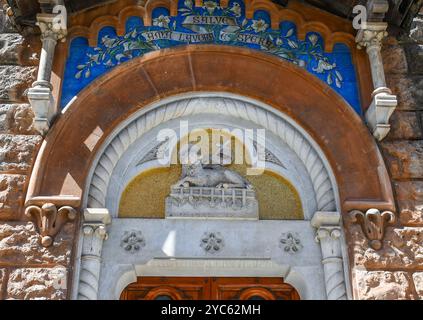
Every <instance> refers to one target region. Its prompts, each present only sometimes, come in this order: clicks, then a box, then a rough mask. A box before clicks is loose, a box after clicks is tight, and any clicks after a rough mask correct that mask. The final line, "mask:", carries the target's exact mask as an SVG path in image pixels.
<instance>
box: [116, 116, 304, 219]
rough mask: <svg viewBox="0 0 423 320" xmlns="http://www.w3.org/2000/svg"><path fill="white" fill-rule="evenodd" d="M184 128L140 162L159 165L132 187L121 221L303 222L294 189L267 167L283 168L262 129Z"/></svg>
mask: <svg viewBox="0 0 423 320" xmlns="http://www.w3.org/2000/svg"><path fill="white" fill-rule="evenodd" d="M180 128H181V130H180V132H179V134H178V133H176V132H175V131H173V130H169V129H165V130H164V131H161V132H160V133H159V135H158V141H159V142H158V144H157V145H156V146H155V147H154V148H153V149H152V150H151V151H150V152H148V154H147V155H146V156H144V157H143V158H142V159H141V161H140V164H144V165H145V164H146V163H149V162H150V163H152V164H153V163H154V164H155V165H154V166H153V167H151V168H149V169H147V170H145V171H143V172H141V173H140V174H139V175H138V176H137V177H135V178H134V179H133V180H132V181H131V182H130V183H129V185H128V186H127V188H126V189H125V191H124V192H123V194H122V197H121V201H120V210H119V211H120V214H119V216H120V217H140V216H142V217H147V218H167V219H178V218H230V219H247V220H257V219H274V218H279V217H280V218H284V219H286V218H288V219H289V218H291V219H302V209H301V202H300V200H299V196H298V193H297V192H296V190H295V188H294V187H293V186H292V185H291V184H290V183H289V182H288V181H287V180H286V179H284V178H283V177H282V176H280V175H278V174H277V173H275V172H274V171H272V170H269V169H267V168H266V162H269V161H271V162H272V163H273V164H276V165H278V166H280V167H283V166H284V165H283V163H282V162H281V161H280V160H279V159H278V158H277V157H276V156H275V155H274V154H272V152H270V151H269V150H268V149H266V145H265V141H266V139H265V131H264V130H263V129H255V130H253V129H242V130H241V129H233V130H228V129H222V128H218V129H216V128H206V129H204V128H198V129H193V130H191V131H190V132H188V125H187V123H183V121H182V122H181V126H180ZM282 199H285V201H282V202H281V201H280V200H282ZM141 203H142V205H139V206H138V207H137V204H141ZM134 208H142V210H143V212H141V213H140V212H139V209H134Z"/></svg>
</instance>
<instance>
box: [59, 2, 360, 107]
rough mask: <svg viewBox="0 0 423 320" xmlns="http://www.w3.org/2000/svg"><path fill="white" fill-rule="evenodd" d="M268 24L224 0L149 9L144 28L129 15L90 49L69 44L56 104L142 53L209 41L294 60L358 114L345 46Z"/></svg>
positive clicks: (81, 42)
mask: <svg viewBox="0 0 423 320" xmlns="http://www.w3.org/2000/svg"><path fill="white" fill-rule="evenodd" d="M270 26H271V21H270V15H269V13H268V12H266V11H264V10H257V11H256V12H255V13H254V17H253V19H246V18H245V6H244V3H243V2H242V0H231V1H229V5H228V7H227V8H221V7H220V6H219V2H218V1H216V0H205V1H204V2H203V7H195V6H194V1H193V0H180V1H179V7H178V15H177V16H176V17H171V16H169V10H168V9H166V8H155V9H154V10H153V13H152V26H151V27H145V26H144V23H143V21H142V18H140V17H129V18H128V19H127V21H126V33H125V35H124V36H121V37H118V36H117V35H116V30H115V29H114V28H113V27H104V28H102V29H101V30H100V32H99V34H98V46H97V47H95V48H92V47H89V46H88V41H87V39H84V38H81V37H80V38H75V39H74V40H73V41H72V42H71V45H70V52H69V57H68V59H67V62H66V68H65V77H64V84H63V91H62V101H61V105H62V107H65V106H66V104H67V103H69V101H70V100H71V99H72V98H73V97H74V96H76V95H78V93H79V92H80V91H81V90H82V89H83V88H84V87H86V86H87V85H88V84H89V83H91V81H93V80H94V79H96V78H97V77H98V76H100V75H102V74H104V73H105V72H107V71H109V70H111V69H112V68H114V67H115V66H117V65H119V64H121V63H124V62H125V61H128V60H131V59H133V58H135V57H138V56H140V55H143V54H145V53H147V52H150V51H154V50H160V49H162V48H168V47H173V46H178V45H186V44H192V43H201V44H206V43H213V44H221V45H230V46H241V47H248V48H251V49H254V50H259V51H262V52H266V53H268V54H272V55H275V56H277V57H279V58H281V59H283V60H287V61H289V62H291V63H294V64H296V65H298V66H299V67H301V68H304V69H305V70H307V71H308V72H309V73H311V74H313V75H314V76H316V77H317V78H319V79H321V80H322V81H324V82H325V83H327V84H328V85H329V86H330V87H331V88H332V89H333V90H335V91H336V92H338V93H339V94H340V95H341V96H342V97H343V98H344V99H345V100H346V101H347V102H348V103H349V104H350V105H351V107H352V108H354V110H355V111H356V112H357V113H358V114H360V115H361V108H360V100H359V95H358V86H357V79H356V76H355V68H354V65H353V64H352V59H351V52H350V51H349V49H348V47H347V46H346V45H345V44H342V43H338V44H335V46H334V48H333V51H332V52H331V53H327V52H324V43H323V39H322V37H321V36H320V34H318V33H316V32H309V33H308V34H307V35H306V37H305V39H304V40H299V39H298V38H297V28H296V26H295V24H294V23H292V22H290V21H282V22H281V23H280V25H279V29H277V30H272V29H271V27H270Z"/></svg>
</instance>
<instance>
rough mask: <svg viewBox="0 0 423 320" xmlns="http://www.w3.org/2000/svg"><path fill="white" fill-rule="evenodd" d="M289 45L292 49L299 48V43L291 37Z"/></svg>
mask: <svg viewBox="0 0 423 320" xmlns="http://www.w3.org/2000/svg"><path fill="white" fill-rule="evenodd" d="M288 45H289V46H290V47H291V48H292V49H297V48H298V44H297V43H296V42H295V41H293V40H291V39H288Z"/></svg>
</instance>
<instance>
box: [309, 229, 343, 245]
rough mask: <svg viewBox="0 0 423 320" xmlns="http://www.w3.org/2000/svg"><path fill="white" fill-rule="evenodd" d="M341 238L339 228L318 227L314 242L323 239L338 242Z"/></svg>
mask: <svg viewBox="0 0 423 320" xmlns="http://www.w3.org/2000/svg"><path fill="white" fill-rule="evenodd" d="M340 237H341V228H340V227H339V226H330V227H320V228H319V229H318V230H317V232H316V238H315V239H316V242H320V241H322V240H323V239H327V240H338V239H339V238H340Z"/></svg>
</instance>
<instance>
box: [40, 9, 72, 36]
mask: <svg viewBox="0 0 423 320" xmlns="http://www.w3.org/2000/svg"><path fill="white" fill-rule="evenodd" d="M61 19H64V20H66V17H62V18H61V16H60V15H59V14H50V13H40V14H38V15H37V26H38V27H39V28H40V30H41V41H44V40H53V41H56V42H57V41H59V40H62V41H64V40H65V38H66V35H67V28H66V21H64V22H63V21H61Z"/></svg>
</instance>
